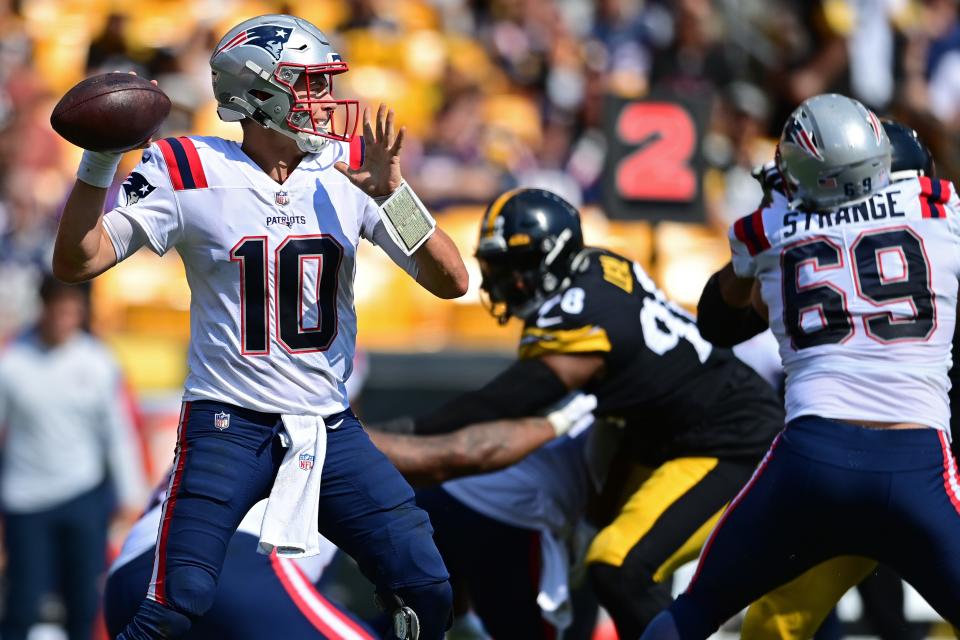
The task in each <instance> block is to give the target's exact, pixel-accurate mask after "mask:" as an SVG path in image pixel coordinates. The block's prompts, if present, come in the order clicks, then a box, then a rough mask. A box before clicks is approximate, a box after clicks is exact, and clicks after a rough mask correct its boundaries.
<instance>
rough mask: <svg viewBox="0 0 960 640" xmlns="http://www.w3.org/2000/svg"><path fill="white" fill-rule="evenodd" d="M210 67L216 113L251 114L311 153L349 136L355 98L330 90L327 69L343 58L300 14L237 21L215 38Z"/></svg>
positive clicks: (340, 66)
mask: <svg viewBox="0 0 960 640" xmlns="http://www.w3.org/2000/svg"><path fill="white" fill-rule="evenodd" d="M210 67H211V69H212V70H213V95H214V97H215V98H216V100H217V105H218V107H217V114H218V115H219V116H220V119H221V120H225V121H227V122H236V121H238V120H242V119H244V118H250V119H252V120H254V121H256V122H258V123H259V124H261V125H262V126H264V127H267V128H269V129H273V130H274V131H278V132H280V133H282V134H283V135H285V136H288V137H290V138H293V139H294V140H296V141H297V144H298V145H299V147H300V149H301V150H302V151H305V152H311V153H316V152H317V151H319V150H320V149H321V148H323V145H324V144H325V143H326V141H327V140H341V141H345V142H349V141H350V140H351V138H352V137H353V133H354V131H355V130H356V127H357V122H358V120H359V117H358V115H359V111H360V107H359V104H358V103H357V101H356V100H337V99H334V97H333V76H335V75H337V74H340V73H343V72H345V71H347V63H346V62H344V61H343V60H342V59H341V58H340V54H338V53H336V52H335V51H334V50H333V49H332V48H331V47H330V43H329V41H328V40H327V37H326V36H325V35H324V34H323V32H322V31H320V30H319V29H317V28H316V27H315V26H313V25H312V24H310V23H309V22H307V21H306V20H302V19H300V18H296V17H294V16H288V15H279V14H277V15H265V16H258V17H256V18H251V19H250V20H246V21H244V22H241V23H240V24H238V25H237V26H235V27H234V28H233V29H231V30H230V31H228V32H227V34H226V35H225V36H223V38H222V39H221V40H220V42H219V43H218V44H217V48H216V49H215V50H214V52H213V55H212V56H210ZM298 83H299V84H298ZM295 85H297V87H296V89H295V88H294V86H295ZM298 93H299V95H298ZM318 114H323V115H319V117H318Z"/></svg>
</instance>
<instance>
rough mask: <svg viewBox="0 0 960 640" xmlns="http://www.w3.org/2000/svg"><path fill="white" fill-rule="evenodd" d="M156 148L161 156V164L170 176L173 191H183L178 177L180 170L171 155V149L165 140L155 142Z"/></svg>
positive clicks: (181, 180) (180, 179) (181, 181)
mask: <svg viewBox="0 0 960 640" xmlns="http://www.w3.org/2000/svg"><path fill="white" fill-rule="evenodd" d="M157 147H159V149H160V153H162V154H163V162H164V163H165V164H166V165H167V173H169V174H170V182H171V183H172V184H173V190H174V191H182V190H183V179H182V178H181V177H180V169H179V167H178V166H177V158H176V156H174V155H173V148H172V147H171V146H170V142H169V141H168V140H167V139H164V140H157Z"/></svg>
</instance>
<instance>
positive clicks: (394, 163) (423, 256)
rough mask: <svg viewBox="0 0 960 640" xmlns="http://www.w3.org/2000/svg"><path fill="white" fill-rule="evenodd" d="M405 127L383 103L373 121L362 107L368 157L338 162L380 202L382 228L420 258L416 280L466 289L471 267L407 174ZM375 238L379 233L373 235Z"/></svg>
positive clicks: (456, 292) (439, 292)
mask: <svg viewBox="0 0 960 640" xmlns="http://www.w3.org/2000/svg"><path fill="white" fill-rule="evenodd" d="M404 133H405V129H404V128H403V127H401V128H400V131H399V132H395V128H394V113H393V110H392V109H391V110H389V111H388V110H387V108H386V106H385V105H383V104H381V105H380V108H379V109H378V110H377V119H376V123H375V124H374V123H373V122H372V121H371V119H370V113H369V112H368V111H367V110H366V109H365V110H364V112H363V139H364V145H365V147H364V158H363V164H362V165H361V166H360V168H359V169H350V168H349V166H348V165H347V164H346V163H345V162H338V163H337V164H336V165H335V166H336V168H337V170H339V171H340V172H341V173H343V174H344V175H345V176H347V178H348V179H349V180H350V181H351V182H352V183H353V184H354V185H356V186H357V187H358V188H359V189H360V190H362V191H363V192H364V193H366V194H367V195H369V196H370V197H372V198H374V199H375V200H376V201H377V204H378V205H380V217H381V219H382V221H383V228H384V230H385V231H386V233H387V234H388V235H389V236H390V238H391V239H392V240H393V242H394V243H395V244H396V245H397V247H399V249H400V250H401V251H403V253H405V254H406V255H408V256H411V257H412V258H413V260H414V262H415V263H416V270H417V276H416V279H417V282H419V283H420V285H421V286H423V288H424V289H426V290H427V291H429V292H431V293H432V294H434V295H435V296H437V297H440V298H459V297H460V296H462V295H463V294H465V293H466V292H467V284H468V277H467V268H466V266H464V264H463V258H462V257H461V256H460V252H459V251H457V247H456V245H454V244H453V241H452V240H450V237H449V236H448V235H447V234H446V233H444V232H443V230H442V229H440V228H439V227H437V226H436V221H434V219H433V217H432V216H431V215H430V213H429V212H428V211H427V209H426V207H424V205H423V203H422V202H420V199H419V198H417V196H416V194H415V193H413V190H412V189H410V187H409V185H407V183H406V182H404V180H403V176H402V175H401V173H400V149H401V148H402V146H403V138H404ZM374 240H376V239H374Z"/></svg>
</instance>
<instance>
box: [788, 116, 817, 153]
mask: <svg viewBox="0 0 960 640" xmlns="http://www.w3.org/2000/svg"><path fill="white" fill-rule="evenodd" d="M784 134H785V137H786V139H787V140H789V141H790V142H792V143H793V144H795V145H797V146H798V147H800V148H801V149H803V150H804V151H806V152H807V153H809V154H810V155H811V156H813V157H814V158H816V159H817V160H823V155H822V154H821V153H820V149H819V148H818V147H817V137H816V135H815V134H814V133H813V131H807V128H806V127H804V126H803V122H801V121H800V118H791V119H790V122H788V123H787V128H786V131H784Z"/></svg>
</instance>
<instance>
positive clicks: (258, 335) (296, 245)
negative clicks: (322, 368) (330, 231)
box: [230, 234, 343, 356]
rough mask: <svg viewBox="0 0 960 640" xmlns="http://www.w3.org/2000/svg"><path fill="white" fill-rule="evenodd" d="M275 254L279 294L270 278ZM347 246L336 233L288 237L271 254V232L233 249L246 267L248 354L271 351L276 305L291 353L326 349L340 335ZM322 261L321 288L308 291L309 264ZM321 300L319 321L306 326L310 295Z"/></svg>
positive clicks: (281, 336)
mask: <svg viewBox="0 0 960 640" xmlns="http://www.w3.org/2000/svg"><path fill="white" fill-rule="evenodd" d="M271 257H272V258H273V265H272V266H273V270H272V271H273V284H274V286H273V296H272V300H271V296H270V286H269V282H268V278H269V275H270V272H271V269H270V266H271V264H270V258H271ZM342 259H343V247H342V246H341V245H340V243H339V242H337V241H336V240H335V239H334V238H333V237H332V236H329V235H326V234H323V235H310V236H289V237H287V238H285V239H284V240H283V241H282V242H281V243H280V245H279V246H277V248H276V249H274V251H273V254H272V256H271V253H270V248H269V246H268V242H267V237H266V236H246V237H244V238H242V239H241V240H240V242H238V243H237V244H236V245H234V247H233V249H231V250H230V261H231V262H236V263H238V264H239V267H240V341H241V348H242V353H243V355H250V356H254V355H266V354H268V353H270V331H271V326H270V325H271V321H270V308H269V305H270V304H271V303H272V304H273V306H274V310H275V314H274V318H276V326H275V327H274V328H273V330H274V331H275V332H276V336H277V341H278V342H279V343H280V344H281V345H282V346H283V348H284V349H286V350H287V351H288V352H290V353H309V352H314V351H326V350H327V349H328V348H330V345H331V344H332V343H333V339H334V338H335V337H336V335H337V282H338V278H337V274H338V273H339V271H340V261H341V260H342ZM310 260H313V261H316V263H317V277H316V287H315V288H311V290H310V291H306V287H307V282H306V280H305V278H304V266H305V264H306V263H307V261H310ZM305 293H306V300H307V304H308V305H316V310H317V321H316V326H313V327H305V326H304V298H305V295H304V294H305Z"/></svg>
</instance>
